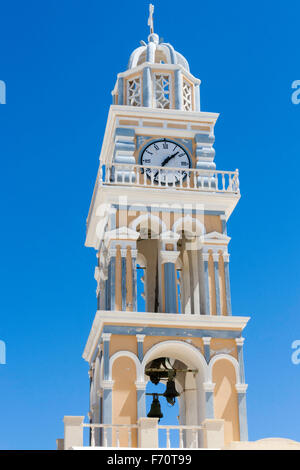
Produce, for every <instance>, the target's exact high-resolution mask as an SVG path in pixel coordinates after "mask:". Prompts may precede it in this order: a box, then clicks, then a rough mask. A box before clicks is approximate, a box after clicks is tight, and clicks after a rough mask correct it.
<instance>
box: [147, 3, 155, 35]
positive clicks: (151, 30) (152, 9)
mask: <svg viewBox="0 0 300 470" xmlns="http://www.w3.org/2000/svg"><path fill="white" fill-rule="evenodd" d="M153 13H154V5H152V3H150V5H149V18H148V26H150V34H153V33H154V27H153Z"/></svg>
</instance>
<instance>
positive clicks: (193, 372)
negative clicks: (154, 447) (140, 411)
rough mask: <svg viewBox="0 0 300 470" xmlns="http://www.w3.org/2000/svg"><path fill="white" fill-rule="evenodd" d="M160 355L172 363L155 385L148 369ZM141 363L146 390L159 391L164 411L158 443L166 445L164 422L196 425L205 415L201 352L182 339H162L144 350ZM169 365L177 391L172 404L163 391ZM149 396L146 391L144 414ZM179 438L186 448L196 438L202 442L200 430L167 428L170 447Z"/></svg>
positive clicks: (177, 445)
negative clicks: (177, 394)
mask: <svg viewBox="0 0 300 470" xmlns="http://www.w3.org/2000/svg"><path fill="white" fill-rule="evenodd" d="M160 358H167V360H168V363H169V364H171V366H168V367H167V368H166V369H168V371H167V372H166V375H165V376H164V377H162V378H161V379H160V380H159V383H158V384H157V385H156V384H155V383H154V382H153V381H151V377H150V371H151V369H153V366H155V365H157V360H160ZM143 367H144V371H145V380H146V381H147V387H146V393H150V394H153V393H156V394H159V397H158V398H159V401H160V409H161V412H162V414H163V417H162V418H161V420H160V423H159V425H160V426H162V428H160V429H159V447H166V438H167V435H166V429H164V428H163V426H170V425H176V426H178V425H182V426H199V425H201V424H202V422H203V420H204V418H205V397H204V391H203V382H204V381H205V377H206V363H205V360H204V358H203V356H202V354H201V353H200V352H199V351H198V350H197V349H196V348H195V347H194V346H192V345H190V344H188V343H186V342H183V341H165V342H163V343H158V344H156V345H155V346H154V347H152V348H151V349H150V350H149V351H148V352H147V353H146V355H145V358H144V362H143ZM154 369H155V367H154ZM170 369H172V371H171V374H173V371H175V375H173V381H174V385H175V390H176V391H177V392H178V393H179V396H178V397H177V398H176V399H175V404H174V406H170V404H168V402H167V400H166V398H165V396H163V395H162V394H164V393H165V392H166V390H167V382H168V380H169V379H170V375H169V373H170ZM152 400H153V397H152V396H151V395H146V414H148V413H149V411H150V410H151V403H152ZM155 409H156V408H155ZM180 432H181V433H182V434H181V436H180ZM180 438H182V441H183V443H184V446H185V447H187V448H189V447H193V446H194V445H195V439H196V441H197V443H198V446H199V447H201V446H203V436H202V432H201V431H196V434H195V431H192V430H191V429H189V430H186V429H184V430H183V429H181V431H180V430H179V429H176V430H174V431H172V432H171V431H170V442H171V447H179V441H180Z"/></svg>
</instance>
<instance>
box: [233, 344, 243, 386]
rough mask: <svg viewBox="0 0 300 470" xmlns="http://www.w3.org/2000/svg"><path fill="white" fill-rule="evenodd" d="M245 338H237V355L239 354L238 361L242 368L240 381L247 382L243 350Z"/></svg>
mask: <svg viewBox="0 0 300 470" xmlns="http://www.w3.org/2000/svg"><path fill="white" fill-rule="evenodd" d="M244 341H245V338H236V339H235V342H236V346H237V356H238V363H239V369H240V383H241V384H244V383H245V369H244V352H243V344H244Z"/></svg>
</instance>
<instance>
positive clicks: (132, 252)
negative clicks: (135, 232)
mask: <svg viewBox="0 0 300 470" xmlns="http://www.w3.org/2000/svg"><path fill="white" fill-rule="evenodd" d="M137 254H138V250H137V249H135V248H131V258H136V257H137Z"/></svg>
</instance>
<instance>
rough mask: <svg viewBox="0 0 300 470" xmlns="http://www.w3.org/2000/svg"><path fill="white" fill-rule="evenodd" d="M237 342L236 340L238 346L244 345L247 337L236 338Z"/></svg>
mask: <svg viewBox="0 0 300 470" xmlns="http://www.w3.org/2000/svg"><path fill="white" fill-rule="evenodd" d="M235 342H236V345H237V346H243V344H244V342H245V338H242V337H241V338H235Z"/></svg>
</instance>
